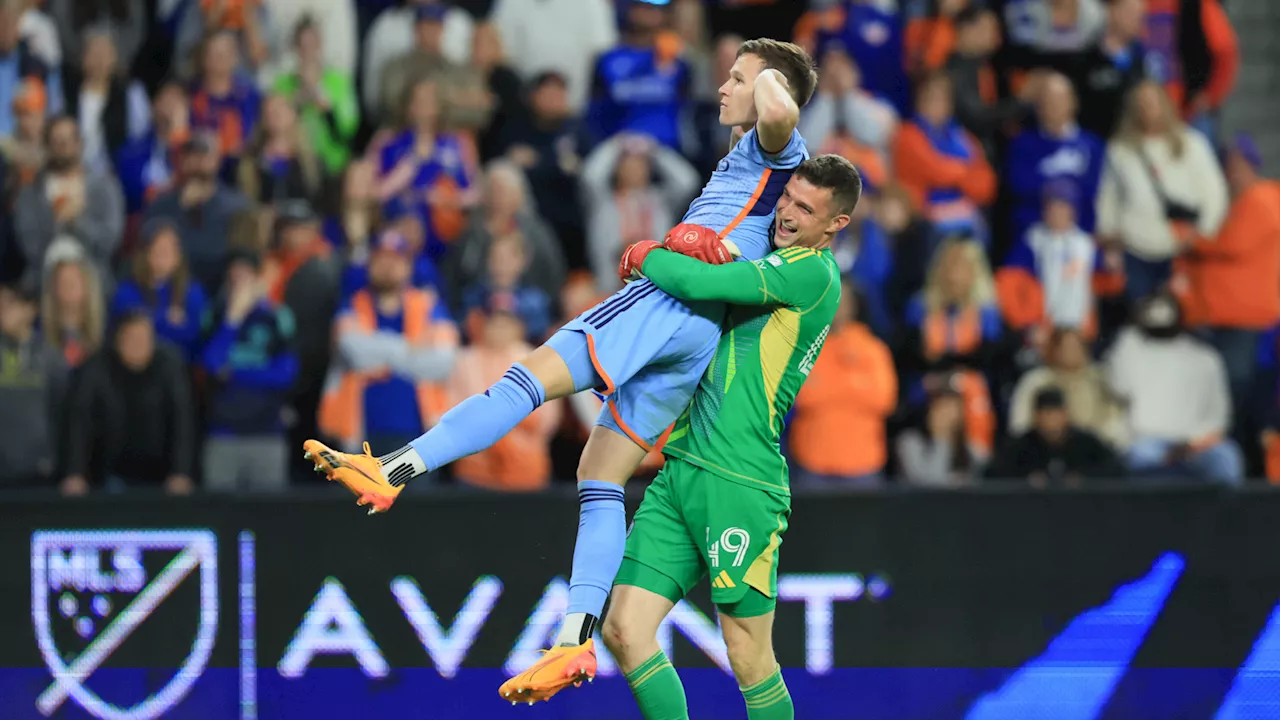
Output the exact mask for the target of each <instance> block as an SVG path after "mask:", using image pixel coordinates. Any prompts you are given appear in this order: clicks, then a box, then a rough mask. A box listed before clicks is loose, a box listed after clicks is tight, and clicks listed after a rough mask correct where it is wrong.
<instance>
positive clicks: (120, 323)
mask: <svg viewBox="0 0 1280 720" xmlns="http://www.w3.org/2000/svg"><path fill="white" fill-rule="evenodd" d="M140 323H142V324H146V325H148V326H151V327H154V326H155V318H154V317H152V315H151V310H150V309H149V308H146V307H142V306H136V307H129V308H126V309H124V310H122V311H121V312H120V314H118V315H116V316H115V319H114V320H113V321H112V323H111V337H112V338H118V337H119V336H120V333H122V332H124V329H125V328H127V327H129V326H131V325H137V324H140Z"/></svg>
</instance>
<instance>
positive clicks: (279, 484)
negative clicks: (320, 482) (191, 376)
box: [200, 250, 298, 492]
mask: <svg viewBox="0 0 1280 720" xmlns="http://www.w3.org/2000/svg"><path fill="white" fill-rule="evenodd" d="M260 269H261V257H260V256H259V255H258V254H257V253H255V252H252V251H244V250H235V251H233V252H232V255H231V261H230V263H229V265H228V267H227V282H226V285H225V286H224V287H223V292H222V296H221V297H220V298H219V302H218V304H217V306H216V308H215V310H214V312H213V313H211V315H210V316H209V317H208V318H207V320H208V322H207V324H206V333H207V336H208V341H207V342H206V344H205V346H204V350H203V352H202V353H201V355H200V367H201V369H203V370H204V372H205V374H206V376H207V378H208V380H209V391H210V395H209V402H208V414H207V418H206V422H207V426H208V438H207V439H206V440H205V445H204V487H205V488H206V489H208V490H211V491H215V492H218V491H221V492H236V491H239V490H245V489H250V490H283V489H284V488H285V487H286V486H287V485H288V478H289V474H288V467H289V444H288V442H287V441H286V439H285V428H284V421H283V417H284V408H285V406H286V405H287V404H288V401H289V399H290V397H291V393H292V390H293V386H294V382H295V381H296V380H297V373H298V358H297V356H296V355H295V354H294V352H293V348H292V340H293V330H294V326H293V315H292V314H291V313H290V312H289V310H288V308H284V307H278V306H276V305H275V304H274V303H272V302H270V301H269V300H268V299H267V297H266V292H265V288H264V286H263V283H262V278H261V277H260V276H259V272H260Z"/></svg>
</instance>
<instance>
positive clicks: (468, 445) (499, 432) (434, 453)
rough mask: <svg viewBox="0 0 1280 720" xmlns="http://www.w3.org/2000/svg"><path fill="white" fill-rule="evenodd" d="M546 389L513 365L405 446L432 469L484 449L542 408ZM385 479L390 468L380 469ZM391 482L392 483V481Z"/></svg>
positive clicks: (517, 365)
mask: <svg viewBox="0 0 1280 720" xmlns="http://www.w3.org/2000/svg"><path fill="white" fill-rule="evenodd" d="M545 399H546V390H545V389H544V388H543V387H542V383H541V382H539V381H538V378H536V377H534V375H533V373H531V372H529V370H528V369H526V368H525V367H524V366H523V365H521V364H519V363H516V364H515V365H512V366H511V369H510V370H507V374H506V375H503V376H502V379H501V380H499V381H498V382H496V383H494V384H493V387H491V388H489V389H488V390H485V391H484V394H483V395H472V396H471V397H469V398H467V399H466V400H463V401H462V402H460V403H458V404H457V405H456V406H455V407H454V408H453V409H452V410H450V411H449V412H447V413H445V414H444V416H443V417H441V418H440V422H439V423H436V426H435V427H433V428H431V429H430V430H428V431H427V432H426V433H425V434H424V435H421V436H419V437H418V439H416V440H414V441H413V442H411V443H409V447H410V448H412V449H413V450H414V451H415V452H416V453H417V454H418V455H419V456H420V457H421V458H422V461H423V463H425V465H426V469H427V470H428V471H430V470H436V469H438V468H441V467H443V466H445V465H448V464H449V463H451V462H453V461H454V460H457V459H458V458H462V457H466V456H468V455H471V454H473V453H478V452H480V451H481V450H484V449H486V448H488V447H489V446H490V445H492V444H494V443H496V442H498V441H499V440H501V439H502V437H503V436H504V435H506V434H507V433H509V432H511V429H512V428H514V427H515V426H516V425H519V424H520V422H521V421H523V420H524V419H525V418H527V417H529V415H530V414H531V413H532V412H533V411H534V410H537V409H538V406H540V405H542V402H543V400H545ZM383 472H388V473H389V474H388V477H389V478H390V477H391V473H394V469H392V470H390V471H389V470H388V468H387V467H386V465H384V466H383ZM393 482H394V481H393Z"/></svg>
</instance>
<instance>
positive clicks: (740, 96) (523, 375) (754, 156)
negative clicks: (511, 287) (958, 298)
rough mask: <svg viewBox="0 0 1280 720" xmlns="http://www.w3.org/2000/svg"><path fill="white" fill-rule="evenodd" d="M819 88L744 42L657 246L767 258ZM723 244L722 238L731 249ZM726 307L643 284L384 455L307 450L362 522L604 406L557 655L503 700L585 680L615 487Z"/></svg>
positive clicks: (539, 695)
mask: <svg viewBox="0 0 1280 720" xmlns="http://www.w3.org/2000/svg"><path fill="white" fill-rule="evenodd" d="M816 83H817V73H816V72H815V71H814V68H813V61H812V59H811V58H810V57H809V56H808V54H807V53H806V52H805V51H804V50H803V49H801V48H800V47H798V46H796V45H793V44H791V43H783V42H778V41H775V40H768V39H758V40H749V41H747V42H745V43H743V44H742V46H741V47H740V48H739V50H738V58H737V61H736V62H735V63H734V65H733V68H732V69H731V71H730V73H729V78H728V79H727V80H726V81H725V83H724V84H723V85H721V86H720V123H721V124H722V125H726V126H730V127H732V128H733V138H734V140H735V143H734V146H733V149H732V150H730V152H729V154H728V155H726V156H725V157H724V159H723V160H721V161H720V164H719V166H718V167H717V168H716V170H715V172H714V173H713V174H712V176H711V179H710V181H709V182H708V183H707V185H706V186H705V187H704V188H703V190H702V194H701V195H700V196H699V197H698V198H697V199H696V200H694V201H693V203H692V204H691V205H690V206H689V211H688V212H687V213H686V214H685V216H684V218H683V222H682V224H681V225H680V226H678V227H677V228H676V229H675V230H673V231H672V233H671V234H669V235H668V237H667V240H666V243H665V246H666V247H667V248H668V249H671V250H675V251H677V252H682V253H684V254H688V255H691V256H693V257H697V258H699V259H702V260H705V261H708V262H724V261H726V260H728V259H729V256H728V252H729V250H728V249H727V247H728V248H733V247H736V249H737V250H738V251H739V252H740V253H741V256H742V258H743V259H745V260H757V259H759V258H762V257H764V256H765V255H767V254H768V253H769V252H771V251H772V249H773V246H772V240H771V236H770V228H771V227H772V225H773V211H774V205H775V204H776V203H777V201H778V198H779V197H780V196H781V194H782V190H783V187H784V186H785V185H786V184H787V180H788V179H789V178H790V177H791V173H792V171H793V170H794V169H795V168H796V167H797V166H798V165H799V164H800V163H801V162H803V161H804V160H805V159H806V158H807V157H808V153H807V152H806V151H805V143H804V140H803V139H802V138H801V137H800V134H799V133H798V132H796V130H795V126H796V122H797V120H798V118H799V114H800V107H801V106H803V105H804V104H805V103H807V102H808V100H809V97H810V96H811V95H812V94H813V90H814V86H815V85H816ZM721 240H727V241H728V243H727V247H726V244H725V243H722V242H721ZM724 319H725V307H724V305H723V304H721V303H714V302H705V303H685V302H682V301H679V300H676V299H674V298H672V297H670V296H668V295H667V294H665V293H663V292H662V291H661V290H659V289H658V288H657V287H656V286H655V285H653V284H652V283H650V282H649V281H647V280H638V281H636V282H632V283H629V284H628V285H627V286H626V287H625V288H623V289H622V290H620V291H618V292H617V293H615V294H614V295H613V296H612V297H610V298H609V299H607V300H605V301H604V302H602V303H600V304H599V305H597V306H595V307H594V308H592V309H590V310H588V311H586V312H584V313H583V314H582V315H580V316H578V317H577V318H576V319H574V320H573V321H571V322H570V323H568V324H567V325H565V327H564V328H562V329H561V330H560V331H559V332H557V333H556V334H555V335H554V336H553V337H552V338H551V339H550V340H548V341H547V343H546V344H545V345H543V346H542V347H540V348H538V349H537V350H535V351H533V353H531V354H530V355H529V357H527V358H526V359H525V360H524V361H523V362H520V363H517V364H515V365H513V366H512V367H511V369H509V370H508V371H507V373H506V374H505V375H504V376H503V377H502V379H501V380H499V381H498V382H497V383H495V384H494V385H493V386H492V387H491V388H489V389H488V390H487V391H485V393H484V394H482V395H475V396H473V397H470V398H468V399H467V400H464V401H463V402H461V403H460V404H458V405H457V406H456V407H454V408H453V409H452V410H450V411H449V412H447V413H445V415H444V416H443V417H442V418H441V419H440V422H439V423H438V424H437V425H436V426H435V427H433V428H431V429H430V431H428V432H427V433H426V434H424V435H422V436H421V437H419V438H418V439H416V440H414V441H413V442H412V443H410V444H409V445H407V446H405V447H403V448H401V449H399V450H397V451H395V452H393V453H391V454H389V455H384V456H382V457H380V458H379V457H373V456H372V455H371V454H370V453H369V450H368V444H366V445H365V453H364V454H363V455H361V454H354V453H352V454H348V453H344V452H339V451H337V450H334V449H331V448H329V447H326V446H325V445H324V444H322V443H320V442H318V441H315V440H309V441H307V443H306V444H305V445H304V449H305V451H306V453H307V456H308V457H309V458H311V459H313V460H314V461H315V463H316V469H317V471H320V472H323V473H324V474H325V475H327V476H328V477H329V479H330V480H336V481H338V482H340V483H342V484H343V485H344V486H346V487H347V488H348V489H349V490H351V492H353V493H354V494H355V495H356V496H357V497H358V498H359V501H358V502H359V504H361V505H369V506H371V507H370V512H371V513H372V512H383V511H386V510H387V509H389V508H390V507H391V504H392V503H393V502H394V501H395V499H396V497H397V496H398V495H399V493H400V490H401V489H402V488H403V486H404V484H405V483H406V482H407V481H408V480H410V479H411V478H413V477H415V476H417V475H421V474H424V473H427V472H430V471H432V470H435V469H436V468H440V467H443V466H444V465H447V464H449V463H451V462H453V461H454V460H457V459H458V458H460V457H464V456H466V455H470V454H472V453H475V452H479V451H481V450H484V449H485V448H487V447H489V446H490V445H492V444H493V443H495V442H497V441H498V440H499V439H501V438H502V437H503V436H504V435H506V434H507V433H508V432H509V431H510V430H511V429H512V428H514V427H515V426H516V425H518V424H519V423H520V422H521V421H522V420H524V419H525V418H526V417H528V415H529V414H530V413H532V412H533V411H534V410H535V409H537V408H538V406H540V405H541V404H542V403H544V402H546V401H547V400H550V399H555V398H560V397H565V396H568V395H572V394H574V393H577V392H581V391H583V390H588V389H595V390H597V391H598V392H600V393H602V394H603V395H605V396H606V398H607V401H608V402H607V405H606V407H605V408H603V409H602V410H601V413H600V417H599V418H598V419H597V421H596V426H595V427H594V428H593V429H592V432H591V436H590V438H589V439H588V441H587V445H586V447H585V448H584V449H583V453H582V458H581V460H580V462H579V466H578V498H579V502H580V504H581V509H580V515H579V524H578V540H577V544H576V546H575V548H574V558H573V574H572V576H571V579H570V586H569V607H568V611H567V614H566V618H565V622H564V624H563V625H562V627H561V629H560V633H559V636H558V638H557V640H556V646H555V647H553V648H552V649H551V650H550V651H549V652H548V653H547V654H546V655H544V656H543V658H542V660H541V661H540V662H539V663H537V664H536V665H534V666H533V667H532V668H530V669H529V670H527V671H526V672H524V673H522V674H520V675H517V676H516V677H514V678H512V679H511V680H509V681H508V682H507V683H504V685H503V687H502V688H501V690H500V692H501V693H502V695H503V697H505V698H507V699H509V700H512V701H517V700H519V701H529V702H532V701H535V700H541V699H547V698H549V697H551V695H554V694H555V693H556V692H558V691H559V690H561V689H563V688H564V687H566V686H568V685H569V684H571V683H574V684H576V683H578V682H580V681H581V680H582V679H584V678H587V679H589V678H590V677H592V676H593V675H594V674H595V649H594V644H593V641H592V632H593V630H594V628H595V625H596V622H597V619H598V618H599V617H600V615H601V613H602V612H603V609H604V604H605V600H606V599H607V598H608V594H609V590H610V588H611V586H612V583H613V578H614V575H616V574H617V571H618V567H619V566H620V565H621V562H622V553H623V549H624V546H625V543H626V514H625V508H624V505H623V490H622V488H623V485H624V484H625V483H626V481H627V479H628V478H630V477H631V475H632V474H633V473H634V472H635V470H636V468H637V467H638V466H639V464H640V462H641V461H642V460H643V459H644V456H645V454H646V453H647V452H648V451H649V450H650V449H651V448H652V447H653V445H654V443H655V442H657V441H658V439H659V438H660V437H661V436H662V435H663V433H664V432H666V430H667V428H668V427H670V426H671V424H672V423H673V422H675V420H676V418H677V417H679V415H680V413H682V412H683V411H684V409H685V408H686V407H687V406H688V404H689V401H690V400H691V398H692V397H693V394H694V391H695V390H696V389H697V387H698V382H699V380H700V379H701V378H702V375H703V372H704V371H705V370H706V368H707V364H708V363H709V362H710V360H711V358H712V356H713V355H714V354H715V350H716V346H717V343H718V342H719V339H720V328H721V323H722V322H723V321H724Z"/></svg>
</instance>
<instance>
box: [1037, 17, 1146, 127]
mask: <svg viewBox="0 0 1280 720" xmlns="http://www.w3.org/2000/svg"><path fill="white" fill-rule="evenodd" d="M1145 3H1146V0H1109V2H1108V3H1107V18H1106V24H1105V26H1104V27H1103V30H1102V35H1101V37H1099V38H1098V40H1097V42H1095V43H1093V44H1092V45H1090V46H1089V47H1087V48H1085V49H1083V50H1081V51H1079V52H1075V53H1055V54H1054V55H1052V56H1050V57H1048V58H1046V60H1047V61H1048V63H1049V66H1050V67H1052V68H1054V69H1056V70H1058V71H1060V72H1062V73H1064V74H1065V75H1066V76H1067V77H1068V78H1070V80H1071V84H1072V85H1073V86H1075V89H1076V94H1077V95H1078V96H1079V100H1080V102H1079V108H1080V127H1081V128H1083V129H1084V130H1086V131H1088V132H1091V133H1093V134H1094V135H1097V136H1098V137H1101V138H1110V137H1111V136H1112V134H1113V133H1115V130H1116V126H1117V125H1118V124H1119V122H1120V114H1121V112H1122V111H1123V110H1124V107H1125V103H1126V102H1127V100H1128V97H1129V94H1130V93H1131V92H1132V91H1133V88H1134V87H1136V86H1137V85H1138V83H1139V82H1140V81H1141V80H1142V78H1143V77H1145V76H1146V73H1147V66H1148V64H1149V59H1148V54H1147V49H1146V46H1145V45H1143V43H1142V40H1141V38H1142V34H1143V27H1144V26H1143V21H1144V18H1145V14H1146V7H1145Z"/></svg>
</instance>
